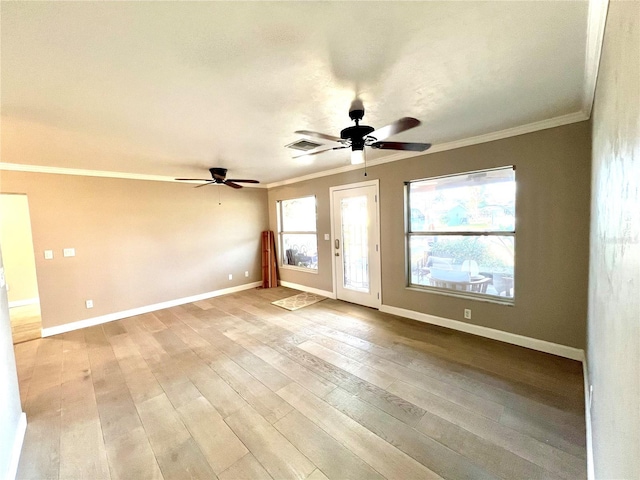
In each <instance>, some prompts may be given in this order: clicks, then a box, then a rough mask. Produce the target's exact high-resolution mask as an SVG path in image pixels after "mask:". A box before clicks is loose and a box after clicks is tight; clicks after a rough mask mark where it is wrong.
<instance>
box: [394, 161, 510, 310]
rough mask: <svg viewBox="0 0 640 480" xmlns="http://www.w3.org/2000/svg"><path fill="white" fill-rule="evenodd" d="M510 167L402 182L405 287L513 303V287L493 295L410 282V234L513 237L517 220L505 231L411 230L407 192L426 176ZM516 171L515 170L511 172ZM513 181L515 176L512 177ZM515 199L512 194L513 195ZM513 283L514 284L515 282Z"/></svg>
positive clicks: (438, 293)
mask: <svg viewBox="0 0 640 480" xmlns="http://www.w3.org/2000/svg"><path fill="white" fill-rule="evenodd" d="M507 169H512V170H513V171H514V172H515V170H516V167H515V165H505V166H503V167H495V168H487V169H482V170H473V171H468V172H459V173H451V174H447V175H439V176H436V177H427V178H420V179H414V180H408V181H405V182H404V198H405V202H404V203H405V212H404V213H405V215H404V220H405V289H407V290H412V291H416V292H427V293H434V294H437V295H444V296H448V297H456V298H463V299H470V300H478V301H483V302H489V303H495V304H499V305H507V306H514V305H515V301H516V291H515V289H514V295H513V297H500V296H495V295H487V294H483V293H477V292H467V291H462V290H453V289H446V288H440V287H434V286H431V285H419V284H415V283H412V281H411V280H412V269H411V248H410V244H411V238H412V237H434V236H462V237H464V236H470V237H489V236H499V237H513V238H514V240H515V237H516V223H517V219H516V222H515V223H514V227H513V230H504V231H496V230H490V231H444V232H441V231H433V230H429V231H422V232H413V231H412V230H411V195H410V186H411V184H412V183H417V182H423V181H427V180H438V179H441V178H450V177H457V176H462V175H473V174H477V173H484V172H491V171H496V170H507ZM514 174H515V173H514ZM514 181H515V179H514ZM514 200H515V195H514ZM515 275H516V253H515V242H514V252H513V277H514V279H515ZM514 285H515V284H514Z"/></svg>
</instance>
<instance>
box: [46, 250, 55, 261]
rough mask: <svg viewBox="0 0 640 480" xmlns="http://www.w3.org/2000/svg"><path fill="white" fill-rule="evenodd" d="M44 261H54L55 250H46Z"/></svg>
mask: <svg viewBox="0 0 640 480" xmlns="http://www.w3.org/2000/svg"><path fill="white" fill-rule="evenodd" d="M44 259H45V260H52V259H53V250H45V251H44Z"/></svg>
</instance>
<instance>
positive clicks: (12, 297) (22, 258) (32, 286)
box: [0, 193, 42, 344]
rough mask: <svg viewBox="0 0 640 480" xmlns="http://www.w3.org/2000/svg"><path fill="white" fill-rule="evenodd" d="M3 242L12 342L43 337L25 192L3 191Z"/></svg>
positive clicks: (0, 241) (0, 230) (0, 196)
mask: <svg viewBox="0 0 640 480" xmlns="http://www.w3.org/2000/svg"><path fill="white" fill-rule="evenodd" d="M0 246H1V247H2V257H3V261H4V274H5V280H6V283H7V296H8V300H9V317H10V318H11V333H12V336H13V343H14V344H16V343H22V342H26V341H29V340H34V339H36V338H40V337H41V336H42V316H41V313H40V296H39V294H38V281H37V277H36V260H35V255H34V248H33V235H32V233H31V217H30V215H29V203H28V199H27V196H26V195H25V194H13V193H2V194H0Z"/></svg>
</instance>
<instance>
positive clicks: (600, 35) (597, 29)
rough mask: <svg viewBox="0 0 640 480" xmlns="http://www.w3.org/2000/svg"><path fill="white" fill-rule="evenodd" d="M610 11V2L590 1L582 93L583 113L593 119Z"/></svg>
mask: <svg viewBox="0 0 640 480" xmlns="http://www.w3.org/2000/svg"><path fill="white" fill-rule="evenodd" d="M608 9H609V0H589V11H588V13H587V44H586V51H585V61H584V84H583V86H584V90H583V92H582V111H583V112H585V114H586V115H587V117H591V110H592V109H593V101H594V98H595V94H596V83H597V81H598V70H599V68H600V56H601V54H602V44H603V41H604V29H605V24H606V21H607V11H608Z"/></svg>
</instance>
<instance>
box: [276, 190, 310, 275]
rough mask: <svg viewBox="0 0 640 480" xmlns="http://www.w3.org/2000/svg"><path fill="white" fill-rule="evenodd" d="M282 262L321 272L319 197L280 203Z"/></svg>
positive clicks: (290, 265) (284, 265) (279, 233)
mask: <svg viewBox="0 0 640 480" xmlns="http://www.w3.org/2000/svg"><path fill="white" fill-rule="evenodd" d="M277 209H278V236H279V246H280V265H282V266H283V267H290V268H296V269H297V268H300V269H304V270H306V271H312V272H317V271H318V236H317V235H316V197H302V198H293V199H291V200H280V201H278V202H277Z"/></svg>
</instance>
